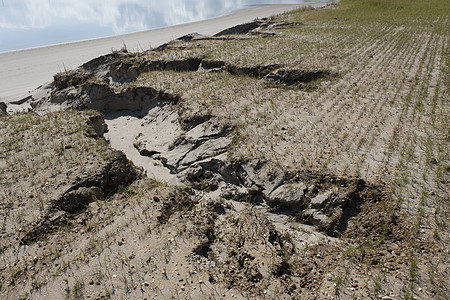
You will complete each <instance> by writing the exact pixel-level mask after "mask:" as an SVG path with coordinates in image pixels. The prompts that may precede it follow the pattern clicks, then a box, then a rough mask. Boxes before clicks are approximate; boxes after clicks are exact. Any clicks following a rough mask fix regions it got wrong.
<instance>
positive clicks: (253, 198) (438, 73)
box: [0, 0, 450, 299]
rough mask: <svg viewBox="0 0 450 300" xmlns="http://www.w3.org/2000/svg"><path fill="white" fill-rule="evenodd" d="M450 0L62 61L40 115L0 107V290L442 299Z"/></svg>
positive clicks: (332, 13)
mask: <svg viewBox="0 0 450 300" xmlns="http://www.w3.org/2000/svg"><path fill="white" fill-rule="evenodd" d="M447 2H448V1H441V0H433V1H406V0H405V1H383V0H370V1H365V0H360V1H356V0H355V1H342V2H340V3H339V4H338V5H335V6H332V7H329V8H328V9H324V10H314V9H303V10H298V11H296V12H293V13H290V14H284V15H281V16H277V17H274V18H269V19H267V20H262V21H259V22H253V23H251V24H246V25H243V26H237V27H234V28H231V29H230V30H227V31H226V32H224V33H222V34H219V35H217V36H202V35H194V34H193V35H188V36H184V37H182V38H181V39H179V40H175V41H172V42H170V43H167V44H165V45H163V46H161V47H160V48H159V49H153V50H150V51H145V52H141V53H126V52H114V53H111V54H109V55H106V56H102V57H99V58H97V59H94V60H93V61H90V62H88V63H86V64H84V65H82V66H81V67H80V68H78V69H76V70H71V71H67V72H63V73H60V74H58V75H57V76H55V82H54V83H53V85H52V87H51V88H52V90H51V94H49V95H48V96H46V97H44V98H42V99H32V101H34V102H33V103H32V104H33V106H34V107H35V110H34V111H35V112H39V113H41V114H43V115H42V116H38V115H36V114H35V113H34V112H32V113H28V114H19V115H11V116H2V117H0V133H1V134H0V143H1V144H0V145H1V151H0V153H2V156H1V157H0V167H1V168H2V169H1V171H2V172H0V174H1V177H0V184H1V188H0V197H1V201H2V202H1V210H0V212H1V214H2V215H1V219H2V220H4V226H3V227H2V229H1V237H0V238H1V245H2V248H1V252H0V255H1V256H2V260H1V262H2V263H3V264H4V265H2V266H1V268H0V276H1V279H2V280H1V282H4V284H2V285H1V286H0V292H1V293H2V295H4V296H5V297H7V298H8V297H9V298H15V297H19V296H23V297H25V296H27V297H31V298H39V297H42V298H45V297H47V298H48V297H49V296H55V295H56V297H58V296H61V297H73V298H77V297H78V298H80V297H87V296H89V297H91V298H99V299H102V298H138V297H147V298H170V297H172V296H173V297H179V298H189V297H190V298H193V299H196V298H202V297H203V298H208V299H223V298H238V299H245V298H249V297H252V298H257V299H266V298H274V299H292V298H299V297H302V298H305V299H317V298H329V297H341V298H379V297H381V298H385V299H388V298H391V299H396V298H407V299H408V298H409V299H411V298H413V297H419V298H437V299H446V297H447V295H448V286H449V282H448V280H449V279H448V278H450V276H449V274H448V272H449V268H448V255H449V253H448V248H449V247H448V246H449V230H448V228H449V227H448V226H449V224H448V217H449V207H448V206H449V202H448V188H449V186H448V175H449V174H448V173H449V159H448V158H449V156H448V149H449V148H450V147H449V140H448V130H449V128H448V126H449V125H448V124H449V122H448V115H449V114H448V109H449V106H448V99H449V98H450V97H449V93H448V86H449V78H450V77H449V65H448V53H449V51H448V46H449V39H450V34H449V29H448V28H449V26H448V20H449V16H448V11H449V10H448V5H449V4H448V3H447ZM55 108H59V109H61V108H64V109H67V110H65V111H63V112H53V113H45V112H46V111H48V110H49V109H55ZM86 109H87V110H86ZM93 110H94V111H93ZM95 110H96V111H97V112H96V111H95ZM99 112H101V113H99ZM103 116H104V117H105V119H106V120H105V121H106V123H107V124H108V125H109V133H108V135H109V138H110V145H113V146H115V144H114V140H113V138H114V136H116V137H119V139H121V140H123V141H125V143H129V144H128V146H127V147H125V149H121V150H123V151H125V152H126V151H134V154H135V155H139V156H140V157H141V160H140V161H139V162H136V164H139V163H141V162H142V161H144V162H147V163H151V164H152V166H157V167H161V168H165V169H167V170H170V173H171V175H174V176H177V178H179V179H180V180H182V181H183V185H182V186H170V185H167V184H166V183H164V182H161V181H160V180H157V179H155V178H151V179H150V178H146V177H144V176H142V172H144V171H145V170H146V169H145V166H142V167H143V168H142V169H139V168H135V167H133V165H132V164H131V162H129V161H127V160H126V159H124V156H123V155H121V154H120V152H118V151H117V150H114V149H111V147H110V145H108V144H105V143H104V140H103V139H102V138H101V136H102V134H104V133H105V132H104V131H105V127H104V124H103V119H102V117H103ZM124 126H126V127H124ZM161 128H170V129H171V131H170V134H166V133H164V134H160V129H161ZM49 129H50V130H49ZM42 137H44V139H45V143H43V142H42V141H41V139H42ZM126 153H127V152H126ZM127 157H131V156H128V153H127ZM66 170H67V171H66ZM124 170H125V171H124ZM30 174H31V175H30ZM126 174H131V175H132V176H125V175H126ZM140 176H141V177H140ZM15 191H20V192H15ZM10 266H12V267H10ZM24 291H25V293H26V294H24Z"/></svg>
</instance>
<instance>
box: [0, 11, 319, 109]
mask: <svg viewBox="0 0 450 300" xmlns="http://www.w3.org/2000/svg"><path fill="white" fill-rule="evenodd" d="M316 5H317V6H319V5H321V6H323V5H324V4H323V3H321V4H316ZM299 6H301V5H300V4H296V5H267V6H262V7H257V8H252V9H246V10H242V11H237V12H235V13H232V14H228V15H224V16H220V17H217V18H213V19H209V20H204V21H199V22H193V23H188V24H182V25H176V26H171V27H165V28H159V29H154V30H148V31H143V32H136V33H131V34H126V35H119V36H112V37H107V38H100V39H93V40H86V41H80V42H73V43H67V44H60V45H52V46H47V47H39V48H34V49H26V50H18V51H11V52H4V53H0V66H1V69H2V71H1V72H0V101H2V102H6V103H11V102H14V101H18V100H21V99H23V98H25V97H27V96H28V95H29V92H31V91H33V90H34V89H35V88H37V87H39V86H41V85H42V84H45V83H47V82H50V81H51V80H52V76H53V75H54V74H56V73H58V72H61V71H64V70H67V69H75V68H76V67H78V66H79V65H80V64H82V63H84V62H87V61H89V60H91V59H93V58H95V57H98V56H100V55H105V54H107V53H110V52H111V51H112V50H119V49H122V48H123V47H126V48H127V49H128V50H130V51H142V50H148V49H150V47H158V46H159V45H161V44H163V43H166V42H168V41H170V40H173V39H175V38H177V37H180V36H183V35H186V34H188V33H193V32H198V33H200V34H205V35H211V34H215V33H217V32H219V31H221V30H223V29H225V28H229V27H232V26H235V25H238V24H242V23H245V22H249V21H252V20H254V19H256V18H265V17H269V16H271V15H275V14H280V13H283V12H286V11H289V10H293V9H295V8H297V7H299Z"/></svg>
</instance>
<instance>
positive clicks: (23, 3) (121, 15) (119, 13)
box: [0, 0, 329, 52]
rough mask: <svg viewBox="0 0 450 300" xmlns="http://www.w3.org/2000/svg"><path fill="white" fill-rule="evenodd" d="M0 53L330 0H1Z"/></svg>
mask: <svg viewBox="0 0 450 300" xmlns="http://www.w3.org/2000/svg"><path fill="white" fill-rule="evenodd" d="M0 1H1V2H0V52H4V51H10V50H17V49H25V48H32V47H39V46H45V45H51V44H59V43H65V42H71V41H79V40H86V39H93V38H99V37H106V36H112V35H118V34H125V33H131V32H137V31H143V30H148V29H154V28H160V27H166V26H171V25H177V24H183V23H188V22H194V21H200V20H205V19H209V18H213V17H216V16H220V15H224V14H227V13H231V12H233V11H236V10H240V9H244V8H249V7H251V6H260V5H267V4H300V3H317V2H327V1H329V0H298V1H295V0H278V1H277V0H108V1H105V0H0Z"/></svg>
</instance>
